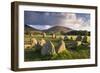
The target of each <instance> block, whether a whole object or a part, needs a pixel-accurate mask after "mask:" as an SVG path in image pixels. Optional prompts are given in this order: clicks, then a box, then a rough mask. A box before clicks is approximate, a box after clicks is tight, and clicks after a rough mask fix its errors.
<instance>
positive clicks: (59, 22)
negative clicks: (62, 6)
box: [24, 11, 90, 30]
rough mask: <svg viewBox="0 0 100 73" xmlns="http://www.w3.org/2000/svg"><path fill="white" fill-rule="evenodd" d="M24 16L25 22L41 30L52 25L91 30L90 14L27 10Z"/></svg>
mask: <svg viewBox="0 0 100 73" xmlns="http://www.w3.org/2000/svg"><path fill="white" fill-rule="evenodd" d="M24 16H25V18H24V19H25V22H24V23H25V24H28V25H29V26H31V27H34V28H37V29H40V30H45V29H49V28H50V27H52V26H64V27H68V28H71V29H74V30H90V14H84V13H67V12H34V11H25V13H24Z"/></svg>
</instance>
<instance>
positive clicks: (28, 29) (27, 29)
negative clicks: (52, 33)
mask: <svg viewBox="0 0 100 73" xmlns="http://www.w3.org/2000/svg"><path fill="white" fill-rule="evenodd" d="M24 32H39V33H40V32H41V31H40V30H38V29H35V28H33V27H30V26H28V25H25V26H24Z"/></svg>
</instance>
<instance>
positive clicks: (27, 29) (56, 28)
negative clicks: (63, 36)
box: [24, 25, 72, 33]
mask: <svg viewBox="0 0 100 73" xmlns="http://www.w3.org/2000/svg"><path fill="white" fill-rule="evenodd" d="M24 30H25V32H39V33H41V32H46V33H48V32H49V33H58V32H64V33H67V32H69V31H72V29H70V28H67V27H63V26H54V27H51V28H49V29H46V30H38V29H36V28H34V27H31V26H28V25H25V26H24Z"/></svg>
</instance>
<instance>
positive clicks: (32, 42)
mask: <svg viewBox="0 0 100 73" xmlns="http://www.w3.org/2000/svg"><path fill="white" fill-rule="evenodd" d="M31 44H32V46H35V45H36V44H37V40H36V39H35V38H32V39H31Z"/></svg>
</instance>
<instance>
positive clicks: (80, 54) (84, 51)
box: [24, 35, 90, 61]
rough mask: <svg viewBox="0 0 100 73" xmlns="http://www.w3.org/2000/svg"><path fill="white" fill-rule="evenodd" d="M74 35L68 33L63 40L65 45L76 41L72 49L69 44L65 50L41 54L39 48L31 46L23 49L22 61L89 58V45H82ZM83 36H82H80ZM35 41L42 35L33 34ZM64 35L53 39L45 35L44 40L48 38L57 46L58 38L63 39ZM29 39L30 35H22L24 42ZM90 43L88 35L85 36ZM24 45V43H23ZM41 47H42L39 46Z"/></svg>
mask: <svg viewBox="0 0 100 73" xmlns="http://www.w3.org/2000/svg"><path fill="white" fill-rule="evenodd" d="M76 37H77V36H75V35H68V39H69V40H64V42H65V45H67V43H68V42H71V41H75V42H77V45H75V47H74V48H73V49H71V48H70V47H69V46H68V47H66V49H67V52H62V53H60V54H55V55H45V56H43V55H41V52H40V50H37V48H39V47H36V46H33V47H32V48H25V49H24V61H42V60H63V59H87V58H90V47H88V46H87V45H82V41H76ZM82 37H83V36H82ZM31 38H35V39H36V40H37V41H39V40H40V39H41V38H43V37H42V35H34V37H31ZM63 38H64V36H62V35H57V36H56V38H55V39H53V38H52V36H51V35H47V36H46V37H45V38H43V39H44V40H46V41H48V40H50V41H51V42H52V43H53V44H54V46H55V47H57V46H58V42H59V40H61V39H63ZM28 41H30V36H29V35H25V36H24V42H25V43H27V42H28ZM89 43H90V36H87V43H86V44H89ZM24 45H26V44H24ZM41 49H42V48H41Z"/></svg>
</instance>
